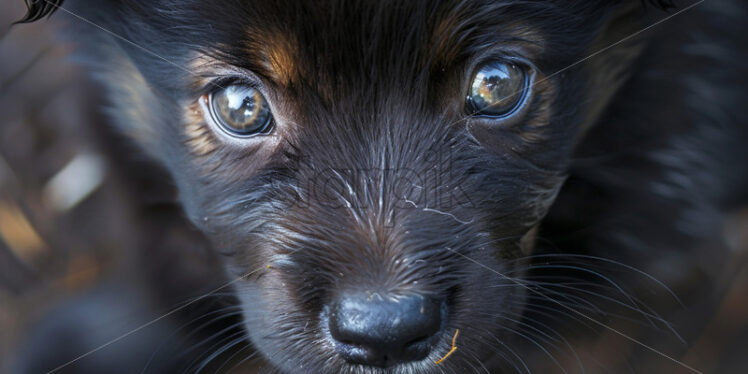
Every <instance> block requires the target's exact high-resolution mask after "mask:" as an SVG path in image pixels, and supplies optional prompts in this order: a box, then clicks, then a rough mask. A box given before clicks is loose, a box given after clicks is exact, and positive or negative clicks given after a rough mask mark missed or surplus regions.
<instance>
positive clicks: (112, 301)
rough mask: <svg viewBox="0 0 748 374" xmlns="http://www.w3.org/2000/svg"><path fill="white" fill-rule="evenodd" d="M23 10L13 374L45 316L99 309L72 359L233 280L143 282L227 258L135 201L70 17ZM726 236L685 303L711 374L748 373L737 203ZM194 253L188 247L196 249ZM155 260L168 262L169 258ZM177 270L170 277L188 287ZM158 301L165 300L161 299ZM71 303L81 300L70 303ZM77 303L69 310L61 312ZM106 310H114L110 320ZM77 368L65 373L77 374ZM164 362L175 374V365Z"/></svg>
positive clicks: (747, 305)
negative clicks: (724, 260)
mask: <svg viewBox="0 0 748 374" xmlns="http://www.w3.org/2000/svg"><path fill="white" fill-rule="evenodd" d="M24 12H25V8H24V7H23V4H22V2H21V1H3V2H1V3H0V372H3V373H5V372H11V370H13V369H12V366H11V365H12V363H13V362H14V361H16V360H17V359H18V358H19V357H21V356H22V355H28V354H33V353H28V352H27V350H26V349H25V348H24V347H28V346H29V345H34V340H35V339H44V338H45V336H48V335H35V334H36V333H35V332H34V331H36V330H39V329H41V330H45V327H44V326H45V324H51V325H50V327H49V328H46V331H49V330H50V329H55V328H59V326H60V325H63V326H64V321H65V319H66V318H71V319H76V320H79V319H80V317H81V316H84V319H85V316H86V315H88V314H91V316H92V318H91V323H92V325H91V326H90V332H91V333H90V334H88V335H90V336H86V337H85V338H84V337H81V339H82V340H85V341H81V342H69V343H70V344H69V345H66V346H58V347H55V349H56V350H59V352H57V353H59V354H60V355H61V357H63V356H64V357H70V358H74V357H77V356H78V355H81V354H84V353H86V352H87V351H88V350H89V349H88V348H87V347H96V346H98V345H100V344H103V343H106V342H108V341H110V340H111V339H113V338H116V337H118V336H120V335H121V334H122V333H125V332H128V331H130V330H131V329H132V328H133V327H137V326H141V325H142V324H143V323H147V322H149V321H151V320H152V319H153V318H155V317H158V316H159V315H161V314H160V313H159V312H167V311H169V310H171V309H170V307H174V306H177V305H183V304H180V303H183V302H185V300H190V297H194V296H195V295H200V294H201V292H203V291H204V290H206V289H210V288H211V286H214V285H215V284H219V283H220V282H219V281H220V280H221V279H220V277H214V278H217V279H214V280H215V281H216V283H215V284H203V283H200V284H183V283H180V285H181V289H185V291H184V293H179V292H177V293H174V294H171V295H167V297H163V295H154V294H152V293H149V292H152V291H148V290H145V287H140V284H139V282H138V279H139V276H138V274H139V272H141V271H142V269H138V268H137V267H135V266H134V265H133V264H134V263H135V262H137V261H136V259H137V257H138V256H142V255H143V253H144V250H143V248H145V249H147V250H150V249H151V248H154V247H155V248H157V249H158V248H160V247H165V245H163V243H164V242H169V243H175V242H176V243H177V245H176V246H175V247H178V248H185V247H197V248H195V249H194V250H191V251H188V252H180V253H181V254H182V256H180V259H179V260H178V261H176V260H175V264H174V266H182V267H184V268H186V269H188V271H191V272H196V273H200V272H203V273H206V272H210V271H214V269H215V267H213V262H212V261H214V259H213V258H212V257H211V256H210V255H208V254H206V252H205V251H204V250H203V249H204V248H202V247H203V245H202V242H201V241H200V239H195V235H194V233H191V232H189V230H185V229H184V228H181V227H174V228H173V229H169V228H168V227H167V228H163V229H162V230H161V229H160V230H159V233H158V234H157V235H156V238H155V239H154V235H152V234H153V229H152V225H149V224H152V223H153V222H161V221H159V219H160V217H164V216H169V217H171V215H173V214H178V213H174V212H173V211H172V210H171V209H172V208H171V202H172V199H173V196H172V195H171V192H170V191H166V192H164V193H163V194H162V195H159V194H156V195H155V196H160V197H156V199H163V204H161V202H159V201H156V202H155V203H154V202H152V204H151V206H156V207H157V208H155V211H154V210H150V211H148V212H143V211H138V210H137V209H135V208H133V207H134V206H136V204H134V200H136V199H137V195H138V188H140V187H142V186H141V185H139V184H138V183H137V182H136V183H133V181H129V180H124V179H123V176H122V175H123V174H126V173H122V170H119V169H118V167H119V166H118V165H117V164H116V160H117V158H118V157H120V156H121V152H127V151H128V150H127V149H124V150H123V149H117V148H116V147H113V146H111V143H110V141H112V139H107V136H106V135H102V132H100V131H99V130H100V129H101V128H102V127H103V126H106V120H105V119H104V118H103V117H101V116H100V114H99V110H98V106H99V103H100V100H99V91H98V90H97V88H96V87H95V85H92V84H91V83H90V82H89V80H88V77H87V76H86V74H85V72H82V71H80V70H79V69H78V68H76V67H75V64H74V63H73V62H71V61H70V60H69V57H68V55H69V53H70V51H71V49H72V48H75V44H74V42H71V41H66V42H60V40H59V37H58V36H57V34H56V33H55V28H56V27H57V26H59V25H57V24H56V20H55V18H52V19H51V20H50V21H44V22H37V23H34V24H30V25H23V26H19V27H13V28H11V27H10V25H11V23H12V22H13V21H15V20H17V19H19V18H21V17H22V15H23V14H24ZM112 161H115V162H112ZM737 161H738V162H741V161H740V160H737ZM742 162H748V160H742ZM158 207H161V208H158ZM167 221H169V220H167V219H164V222H167ZM149 227H150V228H149ZM724 237H725V241H726V242H727V243H728V244H729V246H730V248H731V252H730V254H731V256H732V257H733V258H731V259H730V261H729V262H728V263H729V264H730V265H729V266H728V267H727V268H726V269H725V270H724V273H723V274H722V276H721V279H720V283H719V292H716V293H714V294H713V295H711V296H710V300H709V303H708V306H706V307H704V308H702V309H700V310H698V311H689V312H688V313H685V312H684V313H683V315H682V316H680V317H679V320H678V322H679V323H681V324H688V320H689V318H691V319H693V320H694V321H693V322H694V323H695V324H698V325H700V326H704V327H703V328H702V329H700V331H699V333H698V334H696V337H695V338H694V339H692V340H689V341H688V342H687V344H685V345H684V346H683V347H681V348H682V349H679V351H680V352H681V354H680V355H679V357H680V359H682V360H683V361H684V362H686V363H687V364H688V365H690V366H693V367H695V368H698V369H699V370H700V371H703V372H704V373H724V372H730V373H740V372H746V371H745V370H748V369H745V368H748V354H746V353H748V267H747V266H745V265H746V263H747V261H748V209H736V210H735V212H734V213H733V214H732V215H731V217H730V219H729V220H727V221H726V223H725V225H724ZM144 243H145V244H144ZM132 248H138V250H132ZM185 253H187V254H189V255H187V256H184V254H185ZM146 255H149V256H151V255H152V256H166V257H169V254H168V253H155V252H149V253H146ZM169 258H172V257H169ZM206 264H208V265H206ZM143 276H144V277H147V276H149V275H143ZM168 277H169V275H165V278H164V279H157V281H158V282H169V281H171V282H178V281H180V282H181V280H176V279H168ZM123 280H125V281H123ZM698 281H699V280H698V279H695V280H694V282H698ZM97 292H100V293H104V295H102V294H97ZM81 295H98V296H97V297H96V299H92V300H93V301H90V302H88V301H87V299H81V297H84V298H85V297H90V296H81ZM155 299H158V301H157V302H154V301H153V300H155ZM102 300H104V301H102ZM66 303H67V304H66ZM70 304H75V305H80V306H81V307H80V308H78V309H76V308H70V307H69V306H70ZM65 305H68V307H61V306H65ZM118 305H119V306H121V307H117V306H118ZM71 314H72V315H71ZM102 315H106V318H104V319H102V318H101V316H102ZM60 321H63V323H59V322H60ZM102 323H103V325H101V324H102ZM676 327H677V326H676ZM173 331H174V327H173V326H170V325H169V321H159V323H158V324H156V323H154V324H153V325H148V326H146V327H145V328H143V329H142V330H139V331H138V333H137V334H133V336H127V337H124V338H123V339H121V340H118V341H117V342H115V343H114V344H113V345H119V346H120V348H121V347H129V348H126V349H131V350H132V351H133V352H135V351H137V350H138V349H146V348H147V347H150V346H149V345H141V342H143V341H148V340H153V338H154V337H155V338H156V340H158V339H159V338H160V339H161V340H163V336H164V335H165V334H171V333H173ZM60 334H63V333H62V332H61V333H60ZM63 335H64V334H63ZM613 335H614V334H611V336H607V337H603V338H602V340H596V341H594V342H590V343H589V345H587V346H585V345H584V344H583V343H582V344H580V346H579V348H577V349H578V351H580V352H585V353H584V354H585V355H588V356H591V357H594V358H595V360H597V361H599V362H600V363H601V365H600V367H606V366H607V365H606V362H607V361H615V360H618V359H619V357H620V352H622V351H627V350H632V349H639V350H641V347H633V346H632V343H631V342H630V341H628V340H624V339H620V337H616V336H613ZM606 339H607V340H606ZM37 343H38V342H37ZM53 353H54V352H53ZM46 354H48V353H46ZM145 356H146V357H148V356H150V354H147V353H146V354H145ZM104 358H106V359H109V356H107V353H106V352H105V351H102V352H95V353H93V354H91V355H89V356H86V357H83V358H82V359H81V360H80V362H79V363H77V364H80V365H85V362H86V361H87V360H88V361H97V360H102V359H104ZM639 359H641V360H650V361H652V364H651V365H644V367H649V368H652V369H653V370H654V368H657V369H658V370H660V371H661V372H663V373H665V372H667V373H670V372H672V373H677V372H688V371H687V370H685V369H684V368H682V367H678V366H674V365H673V364H672V363H670V362H667V360H666V359H664V358H663V357H660V356H657V355H655V354H642V355H641V357H640V358H639ZM119 365H121V366H118V367H119V368H120V370H121V371H120V372H128V370H127V369H124V368H126V367H127V363H126V362H124V363H120V364H119ZM138 365H141V366H142V363H138ZM154 365H156V364H154ZM613 366H615V365H611V367H613ZM78 367H79V368H82V367H84V366H78ZM16 369H17V367H16ZM67 369H70V368H67ZM67 369H66V370H67ZM66 370H61V371H60V372H72V371H66ZM80 370H81V372H84V371H85V370H84V369H80ZM156 370H157V371H158V370H162V371H163V372H169V370H168V369H163V368H162V369H156ZM549 370H550V369H549ZM28 372H33V370H31V369H29V371H28Z"/></svg>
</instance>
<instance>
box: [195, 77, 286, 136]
mask: <svg viewBox="0 0 748 374" xmlns="http://www.w3.org/2000/svg"><path fill="white" fill-rule="evenodd" d="M208 107H209V110H210V115H211V117H212V118H213V120H214V121H215V122H216V123H217V124H218V125H219V126H220V127H221V129H223V130H224V131H226V132H227V133H229V135H232V136H238V137H248V136H254V135H259V134H267V133H269V132H270V131H271V130H272V129H273V115H272V113H271V112H270V107H269V106H268V103H267V101H266V100H265V97H263V96H262V94H261V93H260V91H258V90H257V89H255V88H253V87H250V86H248V85H242V84H233V85H229V86H226V87H224V88H221V89H220V90H218V91H214V92H213V93H211V94H210V96H209V104H208Z"/></svg>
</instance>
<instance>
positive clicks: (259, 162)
mask: <svg viewBox="0 0 748 374" xmlns="http://www.w3.org/2000/svg"><path fill="white" fill-rule="evenodd" d="M727 3H729V6H730V7H731V8H730V9H732V10H731V11H730V12H729V14H719V12H720V11H721V10H722V9H726V8H727V6H726V5H725V6H724V7H723V8H719V7H717V5H716V4H711V3H710V2H709V3H705V4H699V5H696V6H693V5H694V4H693V3H683V4H672V3H671V2H669V1H650V2H641V1H633V0H631V1H613V0H594V1H584V2H567V1H555V0H549V1H516V0H498V1H495V0H494V1H466V0H453V1H428V2H426V1H424V2H421V1H407V2H394V1H361V0H359V1H321V2H320V1H226V0H217V1H211V2H204V1H187V0H184V1H177V0H159V1H127V2H126V1H115V0H106V1H96V2H94V1H87V0H77V1H67V2H65V3H63V2H62V1H60V0H56V1H34V2H27V4H28V5H29V13H28V14H27V16H26V17H25V18H24V20H23V21H34V20H36V19H39V18H41V17H43V16H45V15H47V14H50V13H51V12H54V11H56V12H57V13H58V14H64V15H65V16H66V17H67V18H68V19H69V24H70V28H71V29H72V30H73V32H74V33H73V35H74V36H73V37H74V38H76V39H75V40H76V41H79V42H80V43H81V47H80V53H81V54H82V55H83V56H84V57H85V58H84V60H85V61H87V62H88V65H89V66H90V67H91V68H92V70H93V71H94V72H95V76H96V77H97V79H98V80H99V81H100V82H101V84H102V85H103V86H104V87H105V88H106V89H107V92H108V94H109V96H108V100H109V103H110V104H109V111H110V113H111V118H112V120H113V122H114V125H115V128H116V129H117V130H118V131H120V132H122V133H124V134H126V135H127V136H128V137H129V138H130V139H131V141H133V142H134V143H136V144H137V145H138V146H139V147H140V149H142V151H143V152H144V153H145V154H147V155H149V156H150V157H151V158H152V159H153V160H155V161H156V162H158V163H159V164H161V165H162V166H164V167H165V169H166V170H168V172H169V174H170V176H171V178H172V180H173V182H174V183H175V184H176V186H177V188H178V191H179V200H180V202H181V205H182V206H183V209H184V212H185V214H186V216H187V217H188V218H189V220H190V221H191V223H192V224H193V225H194V226H196V227H197V228H199V229H200V230H201V231H202V232H203V233H204V234H205V235H206V236H207V237H208V238H209V240H210V242H211V245H212V247H213V248H214V249H215V251H216V252H217V253H220V254H222V255H223V256H224V261H223V262H224V264H225V269H226V272H227V274H228V276H229V279H233V280H234V282H233V283H232V287H233V289H234V292H235V295H236V298H237V299H238V302H239V306H240V307H241V314H242V317H243V327H244V330H245V331H246V338H247V339H248V341H249V342H250V343H251V344H252V346H253V347H254V349H255V350H256V351H257V352H259V353H260V355H261V356H262V357H263V359H264V361H265V363H266V365H267V366H266V367H267V368H271V369H272V370H275V372H282V373H424V374H425V373H442V372H457V373H465V372H492V373H493V372H503V371H510V372H511V371H519V372H525V371H529V370H531V369H532V368H536V367H543V366H542V365H541V364H539V363H537V362H536V360H535V359H531V358H534V357H537V358H539V360H541V361H553V362H555V363H556V366H557V367H556V370H558V369H559V368H560V370H562V371H564V370H566V369H565V368H564V365H565V364H563V363H559V362H558V360H557V358H556V356H555V355H554V354H551V353H549V350H550V349H551V347H552V346H554V344H553V342H554V341H565V338H564V326H565V325H568V324H569V323H572V322H568V321H571V320H578V319H583V320H586V319H589V320H592V321H593V322H598V323H597V324H593V325H594V327H596V328H599V327H601V326H604V325H605V323H603V322H600V321H599V318H601V317H600V315H601V314H602V315H603V316H606V315H607V313H605V312H599V313H598V312H597V311H598V310H601V309H600V308H603V305H604V304H619V305H620V304H622V305H625V306H628V308H629V309H632V310H635V311H636V312H637V313H638V315H639V318H640V319H643V320H648V319H656V320H657V321H656V322H657V324H658V326H660V325H659V324H660V323H662V324H663V325H664V326H666V327H667V328H669V325H667V324H666V323H664V322H662V321H661V320H660V319H657V318H656V317H654V316H655V313H654V312H652V311H651V310H649V309H647V308H646V307H645V306H642V303H641V302H640V301H639V300H640V299H639V296H640V295H637V294H634V295H633V296H632V295H631V294H630V293H629V291H632V292H633V291H635V290H636V289H637V285H638V284H639V283H638V282H641V281H647V282H649V283H650V285H651V284H652V283H655V284H656V285H657V288H656V291H655V292H656V294H657V295H658V297H660V298H662V297H670V296H669V294H668V291H669V290H668V289H667V287H664V284H667V285H670V286H673V285H676V284H678V282H679V279H680V277H681V276H685V275H688V274H693V273H694V272H700V274H707V275H709V274H713V273H714V272H715V271H716V270H715V269H719V266H720V265H721V259H723V258H724V257H723V255H722V254H720V253H719V252H715V253H713V254H712V255H711V256H709V261H707V262H702V263H695V262H694V261H693V260H692V258H693V257H690V256H691V254H693V253H698V251H699V250H700V249H703V248H704V245H705V244H704V243H706V242H707V241H709V240H712V239H714V238H715V237H716V236H717V234H718V232H719V227H720V226H719V224H720V222H721V220H722V218H723V216H724V214H725V212H726V211H727V210H728V209H729V208H732V207H735V206H737V204H740V203H742V202H744V201H745V200H746V197H747V196H746V191H748V189H746V181H747V180H748V177H747V173H746V170H747V169H748V167H747V165H746V160H748V153H747V152H746V147H745V146H744V142H745V140H747V139H748V136H746V126H745V123H744V120H743V118H741V117H740V116H739V115H738V113H737V112H736V109H737V108H739V107H740V105H741V100H742V99H743V98H745V97H746V96H745V90H746V89H745V87H744V85H740V84H737V83H736V82H740V79H737V78H736V77H740V78H745V77H746V75H745V73H746V71H745V70H746V68H745V66H744V65H742V63H741V62H742V61H745V57H746V55H745V51H744V50H743V49H741V48H736V47H734V46H738V45H744V42H745V40H742V42H743V44H739V43H740V42H741V40H739V39H738V38H739V37H738V36H737V35H738V34H739V33H738V32H737V31H738V29H737V28H734V27H733V26H732V23H730V22H727V21H724V19H725V18H724V17H728V18H729V19H732V20H735V19H738V17H741V16H742V15H743V14H744V12H745V7H744V6H743V5H742V4H740V3H739V2H738V1H730V2H727ZM676 5H677V6H676ZM667 10H669V12H666V11H667ZM679 10H681V11H683V13H682V14H676V13H674V12H677V11H679ZM668 16H673V17H672V18H671V19H666V20H665V17H668ZM720 17H723V18H720ZM660 23H661V24H660ZM654 24H657V25H656V26H653V25H654ZM688 30H699V31H698V32H696V31H694V32H693V33H691V32H689V31H688ZM699 257H703V256H701V255H699ZM674 266H675V268H673V267H674ZM606 271H607V273H606ZM615 272H617V273H621V272H623V273H624V275H622V276H621V277H619V278H617V281H615V282H614V281H611V277H612V275H608V274H609V273H615ZM645 272H647V273H652V274H654V278H656V279H658V280H657V281H656V282H655V281H652V280H651V279H652V278H650V275H644V274H645ZM575 282H576V283H575ZM579 282H582V283H581V284H582V286H579V284H580V283H579ZM607 282H609V283H607ZM619 282H624V283H623V286H619ZM611 283H612V284H611ZM703 284H705V285H708V282H707V281H704V282H703ZM596 285H598V286H599V285H602V286H603V287H607V288H603V291H599V290H600V289H599V288H594V287H596ZM622 288H625V289H626V292H624V291H621V293H620V294H619V293H616V290H620V289H622ZM606 295H607V296H606ZM543 312H544V313H545V314H546V315H548V314H550V315H551V316H552V317H553V316H562V322H557V324H556V326H557V327H558V329H560V330H559V331H560V332H559V331H556V329H555V328H554V327H553V326H550V325H548V324H545V323H542V322H538V321H542V319H541V317H540V316H541V315H543ZM563 316H565V318H566V319H565V320H567V322H563V320H564V318H563ZM585 322H589V321H585ZM598 325H599V326H598ZM602 329H603V330H605V329H604V328H602ZM240 340H241V339H239V340H236V339H235V340H231V341H229V342H228V343H226V344H224V346H222V347H221V348H220V349H223V350H226V349H230V348H231V344H237V343H235V342H238V341H240ZM523 340H524V342H523ZM572 351H573V349H572ZM572 353H573V354H576V352H575V351H574V352H572ZM246 354H247V356H249V354H248V353H246ZM534 354H539V355H534ZM544 354H545V355H544ZM673 365H676V368H680V367H678V366H677V364H673ZM551 367H553V366H551ZM566 368H567V369H569V367H568V366H566ZM569 370H573V371H578V370H580V368H579V367H574V366H572V368H571V369H569ZM581 370H584V369H583V367H582V368H581Z"/></svg>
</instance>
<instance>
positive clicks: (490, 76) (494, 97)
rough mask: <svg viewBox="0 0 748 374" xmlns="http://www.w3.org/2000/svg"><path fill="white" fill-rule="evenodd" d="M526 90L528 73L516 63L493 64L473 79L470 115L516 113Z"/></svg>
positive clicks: (483, 68) (469, 98) (480, 71)
mask: <svg viewBox="0 0 748 374" xmlns="http://www.w3.org/2000/svg"><path fill="white" fill-rule="evenodd" d="M526 89H527V74H526V72H525V70H524V69H523V68H521V67H519V66H517V65H516V64H512V63H506V62H501V61H494V62H490V63H488V64H485V65H483V66H482V67H481V68H480V69H479V70H478V72H477V73H476V74H475V77H474V78H473V82H472V85H471V87H470V95H468V98H467V104H468V109H469V110H470V111H471V114H477V115H485V116H504V115H507V114H509V113H511V112H513V111H514V110H515V109H516V108H517V107H518V106H519V104H520V102H521V101H522V98H523V97H524V95H525V91H526Z"/></svg>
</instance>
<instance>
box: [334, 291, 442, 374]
mask: <svg viewBox="0 0 748 374" xmlns="http://www.w3.org/2000/svg"><path fill="white" fill-rule="evenodd" d="M443 314H445V306H444V303H443V302H442V301H441V300H437V299H434V298H430V297H425V296H421V295H411V296H404V297H398V298H396V299H388V298H382V297H369V296H366V295H350V296H345V297H342V298H340V299H339V300H338V301H337V302H336V303H334V304H333V305H332V306H331V308H330V314H329V324H330V334H331V336H332V338H333V340H334V341H333V343H334V345H335V347H336V349H337V351H338V353H339V354H340V355H341V356H342V357H343V358H345V359H346V360H347V361H348V362H350V363H355V364H362V365H369V366H378V367H387V366H391V365H394V364H398V363H403V362H409V361H416V360H421V359H423V358H425V357H426V356H427V355H428V354H429V352H430V351H431V347H432V345H433V343H434V338H435V336H436V335H437V333H438V332H439V331H440V330H441V326H442V319H443Z"/></svg>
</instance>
